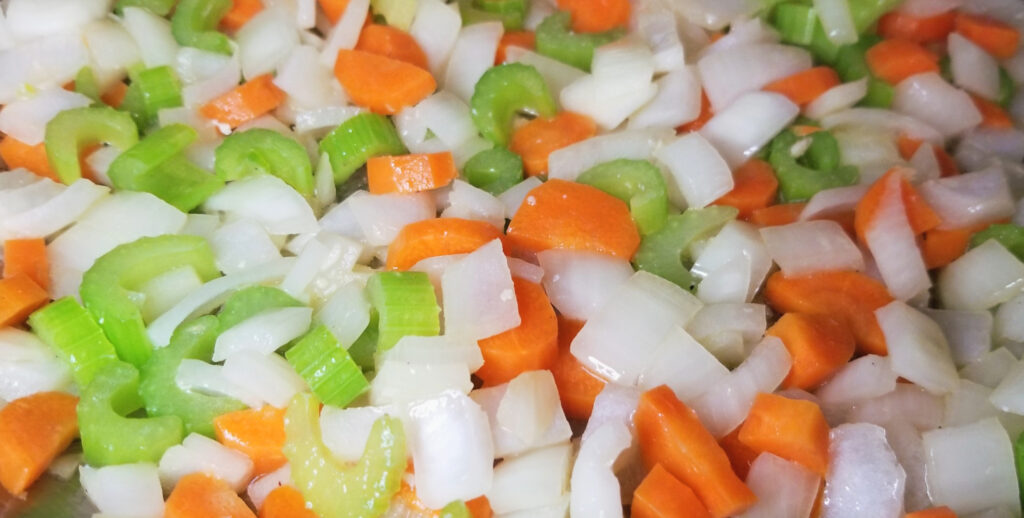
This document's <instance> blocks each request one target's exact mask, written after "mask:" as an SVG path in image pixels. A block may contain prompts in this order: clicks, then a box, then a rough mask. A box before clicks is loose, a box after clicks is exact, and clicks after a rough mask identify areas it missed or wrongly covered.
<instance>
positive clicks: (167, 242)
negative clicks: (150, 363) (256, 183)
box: [80, 235, 220, 366]
mask: <svg viewBox="0 0 1024 518" xmlns="http://www.w3.org/2000/svg"><path fill="white" fill-rule="evenodd" d="M181 266H191V267H193V268H195V270H196V273H197V274H198V275H199V277H200V278H201V279H202V280H203V281H209V280H211V279H213V278H215V277H217V276H219V275H220V272H219V270H218V269H217V265H216V264H215V262H214V259H213V251H212V250H211V249H210V245H209V244H208V243H207V242H206V239H203V238H202V237H198V236H186V235H163V236H159V237H144V238H142V239H139V240H137V241H134V242H131V243H127V244H124V245H121V246H118V247H117V248H115V249H113V250H111V251H110V252H107V253H106V254H105V255H103V256H102V257H100V258H99V259H97V260H96V262H95V263H94V264H93V265H92V267H91V268H89V270H88V271H87V272H85V275H84V276H83V277H82V287H81V290H80V293H81V297H82V302H83V303H84V304H85V307H86V308H87V309H88V310H89V312H90V313H92V314H93V316H95V317H96V320H97V321H98V322H99V323H100V327H102V328H103V332H104V333H106V335H107V338H109V339H110V342H111V343H113V344H114V348H115V349H116V350H117V354H118V356H119V357H120V358H121V359H122V360H124V361H126V362H128V363H131V364H133V365H136V366H141V365H143V364H144V363H145V362H146V360H148V359H149V356H150V353H152V351H153V345H152V343H151V342H150V341H149V336H148V335H147V334H146V325H145V323H144V322H143V320H142V312H141V310H140V309H139V306H138V305H136V304H135V302H134V301H133V300H132V299H131V297H130V296H129V291H135V290H136V289H137V288H138V287H139V286H140V285H142V284H143V283H145V282H146V281H148V280H150V279H152V278H154V277H156V276H158V275H160V274H162V273H164V272H167V271H169V270H172V269H174V268H178V267H181Z"/></svg>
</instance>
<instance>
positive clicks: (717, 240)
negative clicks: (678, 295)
mask: <svg viewBox="0 0 1024 518" xmlns="http://www.w3.org/2000/svg"><path fill="white" fill-rule="evenodd" d="M737 264H739V265H741V266H742V273H743V276H742V277H743V282H741V283H739V284H738V285H737V288H738V290H737V292H736V293H737V296H736V297H735V299H736V300H728V299H720V298H715V300H709V299H707V298H705V297H704V296H702V295H701V293H703V292H702V291H701V287H702V286H703V285H704V283H705V282H708V280H709V279H712V280H713V278H715V277H722V275H723V274H728V273H729V271H730V268H732V267H734V266H735V265H737ZM771 267H772V259H771V256H769V255H768V250H767V248H765V246H764V242H763V241H762V239H761V235H760V234H759V233H758V231H757V229H756V228H755V227H754V226H753V225H751V224H749V223H745V222H742V221H730V222H728V223H726V224H725V226H724V227H722V230H721V231H719V232H718V235H716V236H715V237H713V238H711V240H710V242H708V244H707V246H705V247H704V249H703V250H701V252H700V254H698V255H697V260H696V261H695V262H694V264H693V269H692V270H691V271H692V273H693V274H694V275H696V276H697V277H699V278H702V279H703V281H701V286H699V287H698V296H700V297H701V300H704V301H706V302H708V303H716V302H749V301H751V300H752V299H753V297H754V294H756V293H757V290H758V289H759V288H760V286H761V283H762V282H764V279H765V277H766V276H767V275H768V271H769V270H770V269H771ZM709 284H710V283H709ZM705 289H706V288H705Z"/></svg>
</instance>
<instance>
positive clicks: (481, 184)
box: [462, 147, 523, 196]
mask: <svg viewBox="0 0 1024 518" xmlns="http://www.w3.org/2000/svg"><path fill="white" fill-rule="evenodd" d="M462 174H463V176H465V177H466V180H468V181H469V183H470V184H471V185H473V186H474V187H478V188H480V189H483V190H485V191H487V192H489V193H491V194H493V195H495V196H497V195H499V194H501V193H503V192H505V191H507V190H508V189H509V188H510V187H512V186H513V185H515V184H517V183H519V182H520V181H522V179H523V159H522V158H520V157H519V155H517V154H515V153H513V152H511V151H509V150H508V149H505V148H503V147H494V148H491V149H485V150H483V151H481V152H479V153H477V154H475V155H473V157H472V158H470V159H469V161H467V162H466V165H465V166H463V168H462Z"/></svg>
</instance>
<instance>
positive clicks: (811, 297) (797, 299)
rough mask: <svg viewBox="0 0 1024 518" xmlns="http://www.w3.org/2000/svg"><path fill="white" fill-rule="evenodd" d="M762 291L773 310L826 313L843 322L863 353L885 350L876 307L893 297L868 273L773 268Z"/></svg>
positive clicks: (883, 336)
mask: <svg viewBox="0 0 1024 518" xmlns="http://www.w3.org/2000/svg"><path fill="white" fill-rule="evenodd" d="M764 295H765V299H767V301H768V304H769V305H771V307H772V308H773V309H774V310H775V311H776V312H779V313H808V314H812V315H825V316H830V317H832V318H835V319H837V320H839V321H840V322H843V323H845V324H846V325H847V327H848V328H849V329H850V331H851V332H852V333H853V336H854V338H855V339H856V341H857V348H858V350H859V351H861V352H862V353H866V354H879V355H885V354H886V352H887V348H886V346H885V335H883V334H882V329H881V328H880V327H878V321H877V320H876V319H875V310H876V309H878V308H880V307H882V306H884V305H886V304H888V303H890V302H892V300H893V298H892V296H891V295H889V292H888V291H886V289H885V286H884V285H883V284H882V283H880V282H878V281H876V280H875V279H872V278H871V277H868V276H867V275H864V274H862V273H858V272H848V271H835V272H819V273H814V274H810V275H802V276H794V277H787V276H785V275H784V274H783V273H782V272H775V273H773V274H772V275H771V276H769V277H768V281H767V283H765V290H764Z"/></svg>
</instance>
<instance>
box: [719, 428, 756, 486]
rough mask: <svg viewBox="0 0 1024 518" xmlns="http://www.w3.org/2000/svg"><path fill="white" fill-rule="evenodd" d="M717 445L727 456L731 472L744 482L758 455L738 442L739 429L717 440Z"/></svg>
mask: <svg viewBox="0 0 1024 518" xmlns="http://www.w3.org/2000/svg"><path fill="white" fill-rule="evenodd" d="M718 445H719V446H721V447H722V450H723V451H725V454H726V455H728V456H729V464H732V470H733V471H735V472H736V474H737V475H739V477H740V478H741V479H744V480H746V478H747V473H749V472H750V465H751V464H753V463H754V460H756V459H757V456H758V455H760V453H759V452H757V451H754V450H753V449H752V448H750V447H749V446H747V445H746V444H743V443H742V442H740V429H739V427H737V428H736V429H735V430H733V431H731V432H729V435H726V436H725V437H722V438H721V439H719V440H718Z"/></svg>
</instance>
